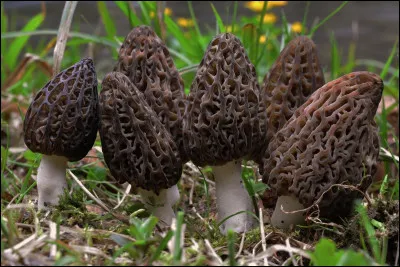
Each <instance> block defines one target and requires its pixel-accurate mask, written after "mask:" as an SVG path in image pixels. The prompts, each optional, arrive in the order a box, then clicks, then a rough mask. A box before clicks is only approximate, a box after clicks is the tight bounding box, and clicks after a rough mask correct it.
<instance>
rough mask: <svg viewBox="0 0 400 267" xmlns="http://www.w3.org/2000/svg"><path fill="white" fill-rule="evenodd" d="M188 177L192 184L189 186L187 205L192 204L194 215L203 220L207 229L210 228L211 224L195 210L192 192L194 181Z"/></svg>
mask: <svg viewBox="0 0 400 267" xmlns="http://www.w3.org/2000/svg"><path fill="white" fill-rule="evenodd" d="M189 179H190V180H191V182H192V186H191V188H190V191H189V205H191V206H192V210H193V212H194V213H195V214H196V216H197V217H199V218H200V220H202V221H203V222H204V224H205V225H206V226H207V227H208V229H210V230H212V227H211V225H210V224H209V223H208V222H207V221H206V220H205V219H204V218H203V217H202V216H201V215H200V213H199V212H198V211H197V209H196V207H195V206H194V204H193V193H194V187H195V185H196V182H195V181H194V180H193V179H191V178H189Z"/></svg>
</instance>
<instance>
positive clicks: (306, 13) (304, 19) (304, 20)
mask: <svg viewBox="0 0 400 267" xmlns="http://www.w3.org/2000/svg"><path fill="white" fill-rule="evenodd" d="M309 9H310V1H307V3H306V9H305V10H304V15H303V21H302V23H301V25H303V27H302V28H301V35H303V34H305V30H306V23H307V15H308V10H309Z"/></svg>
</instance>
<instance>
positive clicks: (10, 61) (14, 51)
mask: <svg viewBox="0 0 400 267" xmlns="http://www.w3.org/2000/svg"><path fill="white" fill-rule="evenodd" d="M43 20H44V15H43V14H42V13H40V14H38V15H36V16H34V17H33V18H32V19H30V20H29V22H28V23H27V24H26V25H25V27H24V28H23V29H22V30H21V32H30V31H34V30H36V29H37V28H38V27H39V26H40V25H41V24H42V22H43ZM2 38H3V34H2ZM28 40H29V35H28V36H20V37H18V38H16V39H15V40H14V41H12V42H11V44H10V46H9V49H8V51H7V53H6V54H4V55H3V56H4V61H3V62H4V63H6V64H7V65H8V67H9V68H10V69H13V68H14V67H15V64H16V62H17V60H18V56H19V54H20V53H21V50H22V48H24V47H25V45H26V43H27V42H28Z"/></svg>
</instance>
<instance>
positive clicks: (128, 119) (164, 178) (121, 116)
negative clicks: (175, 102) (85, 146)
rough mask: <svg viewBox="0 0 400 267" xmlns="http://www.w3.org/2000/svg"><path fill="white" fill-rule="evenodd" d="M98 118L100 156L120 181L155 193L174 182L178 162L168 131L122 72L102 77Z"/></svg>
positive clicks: (178, 157) (179, 166) (178, 167)
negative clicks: (102, 156) (101, 150)
mask: <svg viewBox="0 0 400 267" xmlns="http://www.w3.org/2000/svg"><path fill="white" fill-rule="evenodd" d="M100 120H101V125H100V137H101V144H102V148H103V154H104V159H105V162H106V163H107V166H108V168H109V169H110V172H111V174H112V175H113V176H114V178H115V179H117V180H118V181H119V182H120V183H124V182H129V183H133V184H134V185H135V186H137V187H140V188H143V189H145V190H151V191H154V192H155V193H156V194H158V193H159V192H160V190H161V189H167V188H169V187H171V186H173V185H175V184H176V183H177V182H178V180H179V178H180V176H181V173H182V162H181V159H180V156H179V151H178V148H177V147H176V144H175V142H174V141H173V140H172V136H171V134H170V133H169V132H168V131H167V130H166V128H165V127H164V126H163V124H162V123H161V122H160V120H159V118H158V117H157V114H156V113H155V112H154V110H152V109H151V108H150V106H149V105H148V104H147V103H146V101H145V100H144V98H143V95H142V93H140V92H139V90H138V89H137V88H136V87H135V86H134V85H133V84H132V83H131V81H130V80H129V78H128V77H126V76H125V75H124V74H122V73H119V72H111V73H108V74H107V75H106V77H105V78H104V80H103V83H102V90H101V92H100Z"/></svg>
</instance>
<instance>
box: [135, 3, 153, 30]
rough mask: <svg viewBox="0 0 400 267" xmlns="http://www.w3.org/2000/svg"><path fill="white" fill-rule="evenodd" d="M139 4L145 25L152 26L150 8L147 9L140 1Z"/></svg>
mask: <svg viewBox="0 0 400 267" xmlns="http://www.w3.org/2000/svg"><path fill="white" fill-rule="evenodd" d="M138 4H139V6H140V9H141V11H142V19H143V23H144V24H146V25H149V26H150V25H151V23H150V17H149V11H148V8H147V7H146V5H145V3H144V1H138Z"/></svg>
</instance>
